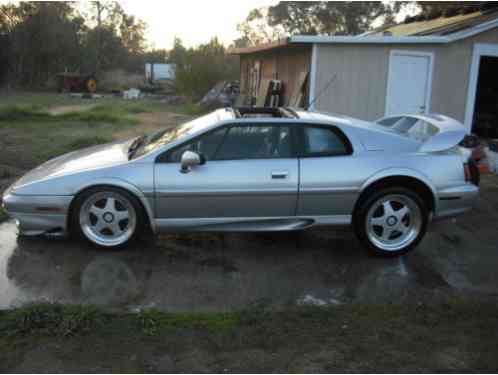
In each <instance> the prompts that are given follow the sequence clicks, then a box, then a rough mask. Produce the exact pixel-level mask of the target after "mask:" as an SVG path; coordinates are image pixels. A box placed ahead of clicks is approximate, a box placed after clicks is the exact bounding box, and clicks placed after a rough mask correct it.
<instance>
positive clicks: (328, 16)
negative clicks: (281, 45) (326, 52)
mask: <svg viewBox="0 0 498 375" xmlns="http://www.w3.org/2000/svg"><path fill="white" fill-rule="evenodd" d="M402 5H403V4H401V3H396V2H382V1H355V2H353V1H280V2H279V3H278V4H276V5H274V6H270V7H269V8H267V10H264V9H260V10H253V11H252V12H251V13H250V14H249V16H248V18H247V19H246V21H245V22H243V23H242V24H240V25H239V28H238V29H239V31H240V32H241V33H242V38H241V39H239V40H237V41H236V44H237V43H238V44H244V43H247V44H256V43H258V42H260V41H261V40H268V39H275V38H274V36H275V35H278V36H281V35H282V34H285V35H295V34H301V35H315V34H333V35H356V34H360V33H362V32H365V31H367V30H369V29H370V28H371V27H372V23H373V22H374V21H377V20H380V21H381V22H383V21H385V20H391V19H392V17H393V15H394V14H396V13H397V12H398V11H399V9H400V7H401V6H402ZM268 28H271V29H273V30H274V34H273V35H272V33H271V32H268ZM275 33H276V34H275ZM268 35H271V38H268Z"/></svg>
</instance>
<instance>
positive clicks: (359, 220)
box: [354, 187, 429, 256]
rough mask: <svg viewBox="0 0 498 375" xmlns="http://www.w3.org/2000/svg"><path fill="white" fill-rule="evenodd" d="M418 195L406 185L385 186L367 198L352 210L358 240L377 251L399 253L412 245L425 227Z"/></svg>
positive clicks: (424, 210)
mask: <svg viewBox="0 0 498 375" xmlns="http://www.w3.org/2000/svg"><path fill="white" fill-rule="evenodd" d="M428 220H429V213H428V210H427V207H426V205H425V203H424V201H423V200H422V199H421V197H420V196H419V195H418V194H417V193H415V192H413V191H411V190H409V189H406V188H402V187H395V188H387V189H384V190H381V191H379V192H376V193H374V194H372V195H371V196H370V197H368V198H366V199H365V200H364V201H363V202H362V203H360V206H359V208H358V210H357V212H356V214H355V223H354V224H355V230H356V233H357V235H358V237H359V239H360V240H361V242H362V243H363V244H364V245H365V246H366V247H367V249H368V250H370V251H371V252H373V253H374V254H376V255H384V256H398V255H401V254H405V253H407V252H408V251H410V250H412V249H414V248H415V247H416V246H417V245H418V243H419V242H420V241H421V240H422V238H423V236H424V235H425V232H426V230H427V223H428Z"/></svg>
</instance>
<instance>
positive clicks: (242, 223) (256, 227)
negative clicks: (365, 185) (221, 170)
mask: <svg viewBox="0 0 498 375" xmlns="http://www.w3.org/2000/svg"><path fill="white" fill-rule="evenodd" d="M155 224H156V229H157V230H158V231H159V232H178V231H189V232H194V231H197V232H273V231H291V230H301V229H306V228H309V227H313V226H329V225H330V226H335V225H338V226H340V225H349V224H351V215H330V216H312V217H310V216H307V217H304V216H289V217H222V218H188V219H156V220H155Z"/></svg>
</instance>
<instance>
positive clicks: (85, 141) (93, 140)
mask: <svg viewBox="0 0 498 375" xmlns="http://www.w3.org/2000/svg"><path fill="white" fill-rule="evenodd" d="M110 142H112V138H111V137H103V136H99V135H94V136H86V137H81V138H76V139H75V140H74V141H72V142H71V143H69V144H68V145H67V151H68V152H70V151H75V150H78V149H82V148H85V147H91V146H96V145H101V144H105V143H110Z"/></svg>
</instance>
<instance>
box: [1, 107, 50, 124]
mask: <svg viewBox="0 0 498 375" xmlns="http://www.w3.org/2000/svg"><path fill="white" fill-rule="evenodd" d="M50 117H51V115H50V114H49V113H48V112H45V111H43V110H42V109H41V107H40V106H37V105H9V106H5V107H3V108H0V121H32V120H45V119H48V118H50Z"/></svg>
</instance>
